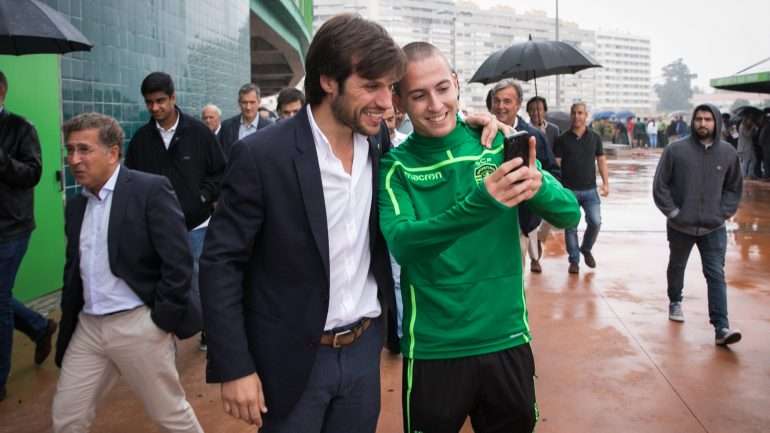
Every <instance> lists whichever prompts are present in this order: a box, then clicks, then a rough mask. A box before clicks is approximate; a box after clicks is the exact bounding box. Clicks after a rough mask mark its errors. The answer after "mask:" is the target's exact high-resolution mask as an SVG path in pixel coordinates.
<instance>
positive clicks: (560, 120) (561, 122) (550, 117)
mask: <svg viewBox="0 0 770 433" xmlns="http://www.w3.org/2000/svg"><path fill="white" fill-rule="evenodd" d="M545 120H547V121H549V122H551V123H553V124H554V125H556V126H558V127H559V129H560V130H561V132H564V131H567V130H569V129H570V127H571V126H572V121H571V120H570V118H569V113H567V112H564V111H549V112H547V113H545Z"/></svg>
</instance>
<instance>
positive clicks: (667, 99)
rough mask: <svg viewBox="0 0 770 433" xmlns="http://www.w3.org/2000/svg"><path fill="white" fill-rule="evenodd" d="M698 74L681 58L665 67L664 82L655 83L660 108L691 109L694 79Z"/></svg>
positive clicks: (673, 109) (663, 109)
mask: <svg viewBox="0 0 770 433" xmlns="http://www.w3.org/2000/svg"><path fill="white" fill-rule="evenodd" d="M697 76H698V75H697V74H693V73H690V68H689V67H687V65H685V64H684V62H683V61H682V59H681V58H679V59H676V60H675V61H673V62H671V63H669V64H668V65H666V66H664V67H663V78H664V79H665V81H664V82H663V84H656V85H655V93H657V94H658V99H659V100H660V102H659V103H658V110H661V111H676V110H689V109H690V108H691V107H692V105H691V104H690V98H692V95H693V91H692V79H693V78H696V77H697Z"/></svg>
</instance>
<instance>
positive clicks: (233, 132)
mask: <svg viewBox="0 0 770 433" xmlns="http://www.w3.org/2000/svg"><path fill="white" fill-rule="evenodd" d="M261 101H262V98H261V97H260V90H259V86H257V85H256V84H254V83H246V84H244V85H243V86H241V88H240V90H238V107H239V108H240V110H241V112H240V113H239V114H236V115H235V116H233V117H231V118H229V119H227V120H225V121H224V122H222V128H221V129H220V130H219V132H218V133H217V138H219V144H221V145H222V151H223V152H224V153H225V156H228V157H229V156H230V151H231V149H232V147H233V144H235V142H236V141H238V140H241V139H243V138H244V137H247V136H249V135H251V134H253V133H255V132H257V130H259V129H262V128H266V127H268V126H270V125H272V124H273V121H272V120H270V119H266V118H263V117H262V116H260V115H259V104H260V102H261Z"/></svg>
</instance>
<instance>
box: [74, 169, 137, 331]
mask: <svg viewBox="0 0 770 433" xmlns="http://www.w3.org/2000/svg"><path fill="white" fill-rule="evenodd" d="M119 172H120V166H118V167H117V168H116V169H115V172H114V173H112V176H111V177H110V179H109V180H108V181H107V183H106V184H104V186H103V187H102V189H101V190H100V191H99V195H98V196H97V195H94V194H93V193H91V192H90V191H88V189H87V188H83V190H82V194H83V195H84V196H86V197H87V198H88V204H87V205H86V211H85V214H84V215H83V225H82V227H81V228H80V278H81V280H82V281H83V297H84V299H85V305H84V306H83V312H85V313H86V314H92V315H97V316H101V315H104V314H109V313H114V312H116V311H123V310H130V309H132V308H136V307H138V306H140V305H144V302H142V300H141V299H139V296H137V295H136V293H134V291H133V290H131V288H130V287H128V284H126V282H125V281H123V280H122V279H120V278H118V277H116V276H115V275H114V274H113V273H112V270H111V269H110V253H109V250H108V247H107V230H108V228H109V225H110V211H111V210H112V197H113V194H112V193H113V191H115V183H116V182H117V180H118V173H119Z"/></svg>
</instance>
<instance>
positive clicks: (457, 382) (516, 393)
mask: <svg viewBox="0 0 770 433" xmlns="http://www.w3.org/2000/svg"><path fill="white" fill-rule="evenodd" d="M403 370H404V373H403V408H404V431H405V432H406V433H418V432H419V433H456V432H459V431H460V428H462V426H463V424H464V423H465V419H466V418H467V417H468V416H470V418H471V425H473V431H474V432H476V433H531V432H532V431H533V430H534V428H535V424H536V423H537V419H538V416H539V414H538V408H537V402H536V399H535V379H534V377H535V359H534V357H533V356H532V349H531V348H530V346H529V344H522V345H519V346H516V347H513V348H511V349H507V350H503V351H500V352H494V353H489V354H484V355H478V356H469V357H465V358H453V359H427V360H422V359H404V369H403Z"/></svg>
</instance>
